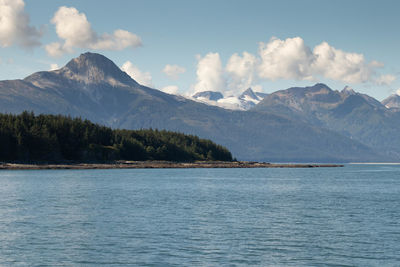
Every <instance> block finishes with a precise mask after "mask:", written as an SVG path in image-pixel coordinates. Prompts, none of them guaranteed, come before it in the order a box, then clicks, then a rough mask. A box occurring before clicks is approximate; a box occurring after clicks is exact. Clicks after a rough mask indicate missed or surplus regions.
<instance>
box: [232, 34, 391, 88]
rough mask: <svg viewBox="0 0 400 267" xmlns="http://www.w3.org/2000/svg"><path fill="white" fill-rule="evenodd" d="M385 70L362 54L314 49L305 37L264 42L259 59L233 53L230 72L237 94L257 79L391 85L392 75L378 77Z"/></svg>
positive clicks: (323, 46)
mask: <svg viewBox="0 0 400 267" xmlns="http://www.w3.org/2000/svg"><path fill="white" fill-rule="evenodd" d="M382 67H384V64H383V63H381V62H378V61H371V62H368V61H367V60H366V59H365V57H364V55H362V54H359V53H351V52H345V51H343V50H340V49H337V48H335V47H333V46H331V45H329V44H328V43H327V42H322V43H321V44H319V45H317V46H315V47H314V48H313V49H311V48H310V47H308V46H307V45H306V44H305V42H304V40H303V39H302V38H300V37H294V38H287V39H285V40H281V39H278V38H271V39H270V40H269V42H267V43H264V42H260V43H259V48H258V55H256V56H255V55H252V54H250V53H247V52H244V53H243V55H242V56H240V55H238V54H233V55H232V56H231V57H230V59H229V61H228V63H227V66H226V72H227V74H228V80H229V88H230V89H233V90H236V91H237V90H244V89H246V88H247V87H250V86H254V85H253V83H255V82H257V78H258V79H265V80H272V81H274V80H278V79H287V80H312V81H314V80H319V79H321V78H327V79H332V80H335V81H340V82H345V83H353V84H354V83H365V82H370V83H374V84H378V85H389V84H390V83H392V82H393V81H394V80H395V79H396V77H395V76H394V75H391V74H385V75H381V76H378V69H379V68H382Z"/></svg>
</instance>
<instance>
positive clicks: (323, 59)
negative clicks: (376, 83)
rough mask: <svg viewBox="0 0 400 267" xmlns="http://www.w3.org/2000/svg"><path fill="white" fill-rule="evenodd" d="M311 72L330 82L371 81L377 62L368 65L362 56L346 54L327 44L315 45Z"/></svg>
mask: <svg viewBox="0 0 400 267" xmlns="http://www.w3.org/2000/svg"><path fill="white" fill-rule="evenodd" d="M313 53H314V58H315V60H314V62H313V64H312V71H313V74H314V75H321V76H323V77H325V78H329V79H332V80H337V81H343V82H346V83H363V82H367V81H371V79H372V76H373V75H374V72H375V69H376V67H381V66H382V64H380V63H379V62H376V61H374V62H371V64H368V63H367V62H366V60H365V58H364V56H363V55H362V54H357V53H348V52H344V51H342V50H339V49H336V48H334V47H332V46H330V45H329V44H328V43H327V42H322V43H321V44H319V45H317V46H316V47H315V48H314V50H313Z"/></svg>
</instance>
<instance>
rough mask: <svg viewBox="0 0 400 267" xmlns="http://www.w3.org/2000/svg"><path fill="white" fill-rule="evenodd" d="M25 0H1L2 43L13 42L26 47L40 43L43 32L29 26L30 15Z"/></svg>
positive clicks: (0, 32) (0, 26) (0, 23)
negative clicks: (25, 9)
mask: <svg viewBox="0 0 400 267" xmlns="http://www.w3.org/2000/svg"><path fill="white" fill-rule="evenodd" d="M24 7H25V3H24V1H23V0H1V1H0V45H1V46H3V47H8V46H11V45H13V44H17V45H19V46H22V47H25V48H32V47H34V46H38V45H40V41H39V39H40V37H41V36H42V32H41V31H39V30H37V29H36V28H35V27H32V26H29V15H28V14H26V13H25V11H24Z"/></svg>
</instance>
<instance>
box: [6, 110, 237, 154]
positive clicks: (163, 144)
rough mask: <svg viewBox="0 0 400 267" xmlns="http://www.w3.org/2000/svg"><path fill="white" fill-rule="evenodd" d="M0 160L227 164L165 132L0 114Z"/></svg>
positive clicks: (203, 146)
mask: <svg viewBox="0 0 400 267" xmlns="http://www.w3.org/2000/svg"><path fill="white" fill-rule="evenodd" d="M0 160H3V161H63V160H71V161H110V160H138V161H139V160H140V161H144V160H166V161H180V162H183V161H185V162H190V161H196V160H211V161H232V155H231V153H230V152H229V151H228V150H227V149H226V148H225V147H223V146H220V145H217V144H215V143H214V142H212V141H210V140H206V139H200V138H199V137H197V136H193V135H185V134H182V133H175V132H170V131H165V130H160V131H159V130H152V129H149V130H119V129H111V128H109V127H105V126H102V125H99V124H95V123H92V122H90V121H88V120H83V119H81V118H71V117H67V116H62V115H35V114H34V113H33V112H27V111H25V112H23V113H21V114H19V115H12V114H0Z"/></svg>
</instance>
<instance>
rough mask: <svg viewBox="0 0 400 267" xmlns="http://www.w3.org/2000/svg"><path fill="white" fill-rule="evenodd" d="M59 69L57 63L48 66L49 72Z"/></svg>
mask: <svg viewBox="0 0 400 267" xmlns="http://www.w3.org/2000/svg"><path fill="white" fill-rule="evenodd" d="M59 68H60V67H59V66H58V64H57V63H52V64H50V70H58V69H59Z"/></svg>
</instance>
